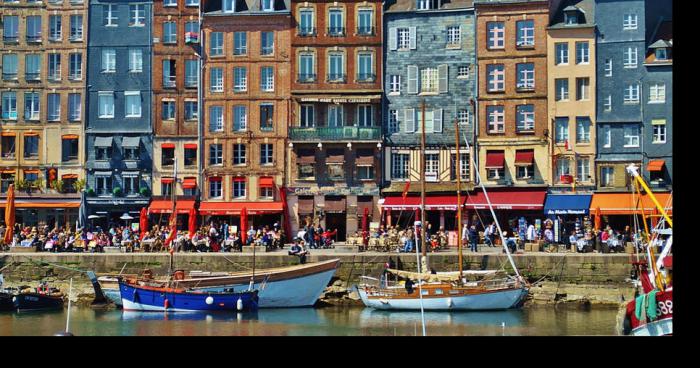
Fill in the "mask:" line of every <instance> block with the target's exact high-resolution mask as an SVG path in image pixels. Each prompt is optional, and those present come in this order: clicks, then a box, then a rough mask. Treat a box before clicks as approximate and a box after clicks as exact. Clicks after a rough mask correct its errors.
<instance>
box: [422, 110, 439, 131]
mask: <svg viewBox="0 0 700 368" xmlns="http://www.w3.org/2000/svg"><path fill="white" fill-rule="evenodd" d="M425 130H426V131H428V129H427V126H426V129H425ZM433 132H434V133H442V109H435V110H433Z"/></svg>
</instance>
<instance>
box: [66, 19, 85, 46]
mask: <svg viewBox="0 0 700 368" xmlns="http://www.w3.org/2000/svg"><path fill="white" fill-rule="evenodd" d="M68 37H69V40H70V41H82V40H83V16H82V15H71V16H70V36H68Z"/></svg>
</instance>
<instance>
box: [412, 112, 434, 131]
mask: <svg viewBox="0 0 700 368" xmlns="http://www.w3.org/2000/svg"><path fill="white" fill-rule="evenodd" d="M416 115H417V126H416V133H419V134H420V133H421V131H422V130H423V113H422V112H420V111H417V112H416ZM433 131H435V111H434V110H426V111H425V132H426V133H432V132H433Z"/></svg>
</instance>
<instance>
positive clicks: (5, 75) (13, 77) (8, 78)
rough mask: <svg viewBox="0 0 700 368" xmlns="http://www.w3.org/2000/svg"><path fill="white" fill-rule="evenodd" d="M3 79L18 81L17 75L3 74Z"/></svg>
mask: <svg viewBox="0 0 700 368" xmlns="http://www.w3.org/2000/svg"><path fill="white" fill-rule="evenodd" d="M2 79H3V80H16V79H17V73H5V72H3V73H2Z"/></svg>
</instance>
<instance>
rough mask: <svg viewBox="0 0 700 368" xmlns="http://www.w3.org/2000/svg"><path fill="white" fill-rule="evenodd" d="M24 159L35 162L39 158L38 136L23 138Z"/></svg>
mask: <svg viewBox="0 0 700 368" xmlns="http://www.w3.org/2000/svg"><path fill="white" fill-rule="evenodd" d="M24 158H27V159H33V160H36V159H38V158H39V136H38V135H30V136H28V135H25V136H24Z"/></svg>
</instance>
